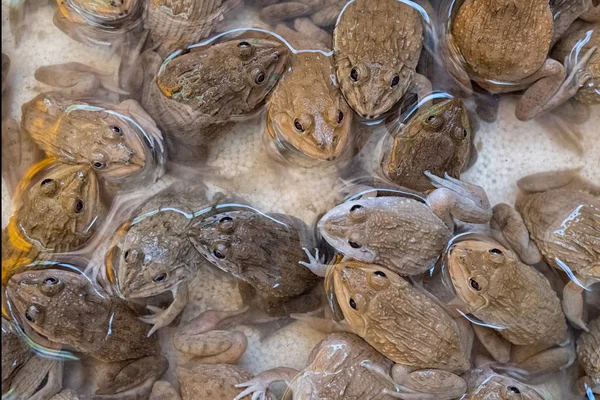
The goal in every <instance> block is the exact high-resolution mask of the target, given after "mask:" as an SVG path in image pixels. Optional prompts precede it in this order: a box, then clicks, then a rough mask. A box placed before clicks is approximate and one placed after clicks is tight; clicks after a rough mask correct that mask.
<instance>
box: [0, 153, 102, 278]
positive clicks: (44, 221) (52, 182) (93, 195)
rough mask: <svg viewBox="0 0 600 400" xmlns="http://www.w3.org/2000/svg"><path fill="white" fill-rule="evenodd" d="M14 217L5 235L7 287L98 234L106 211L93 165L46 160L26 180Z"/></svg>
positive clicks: (3, 236)
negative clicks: (27, 270) (21, 273)
mask: <svg viewBox="0 0 600 400" xmlns="http://www.w3.org/2000/svg"><path fill="white" fill-rule="evenodd" d="M14 205H15V212H14V214H13V216H12V217H11V218H10V220H9V222H8V226H7V227H6V229H4V230H3V231H2V286H4V285H5V284H6V283H7V281H8V279H9V278H10V277H11V276H12V275H13V274H15V273H17V272H19V271H20V270H21V269H22V268H24V266H25V265H27V264H29V263H31V262H33V261H35V260H38V259H40V258H45V257H46V256H47V255H48V254H49V253H63V252H69V251H73V250H77V249H78V248H80V247H82V246H83V245H84V244H85V243H86V242H87V241H88V240H89V239H90V238H91V237H92V236H93V235H94V233H95V232H96V231H97V230H98V229H99V227H100V225H101V223H102V221H103V218H104V216H105V206H104V201H103V197H102V195H101V193H100V188H99V186H98V180H97V178H96V175H95V174H94V172H93V171H92V170H91V168H90V167H88V166H80V165H64V164H60V163H51V162H50V160H46V161H42V162H41V163H39V164H37V165H36V166H34V167H33V168H32V169H31V170H30V171H29V173H28V174H27V175H26V176H25V177H24V178H23V180H22V181H21V184H20V187H19V188H18V189H17V193H16V195H15V198H14Z"/></svg>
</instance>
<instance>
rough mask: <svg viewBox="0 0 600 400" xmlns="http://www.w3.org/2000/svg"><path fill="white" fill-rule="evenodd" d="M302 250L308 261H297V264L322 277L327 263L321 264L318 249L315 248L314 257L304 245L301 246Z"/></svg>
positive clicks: (321, 258) (325, 271) (327, 266)
mask: <svg viewBox="0 0 600 400" xmlns="http://www.w3.org/2000/svg"><path fill="white" fill-rule="evenodd" d="M302 250H304V252H305V253H306V256H307V257H308V261H309V262H306V261H298V264H300V265H303V266H305V267H306V268H308V269H310V271H311V272H312V273H313V274H315V275H316V276H320V277H321V278H324V277H325V275H326V274H327V268H329V265H327V264H323V261H324V260H323V257H319V249H318V248H315V255H314V257H313V255H312V254H311V253H310V251H309V250H308V249H307V248H306V247H303V248H302Z"/></svg>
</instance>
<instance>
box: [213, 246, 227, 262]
mask: <svg viewBox="0 0 600 400" xmlns="http://www.w3.org/2000/svg"><path fill="white" fill-rule="evenodd" d="M213 255H214V256H215V257H217V258H218V259H220V260H222V259H224V258H225V254H223V253H221V252H220V251H219V250H217V249H214V250H213Z"/></svg>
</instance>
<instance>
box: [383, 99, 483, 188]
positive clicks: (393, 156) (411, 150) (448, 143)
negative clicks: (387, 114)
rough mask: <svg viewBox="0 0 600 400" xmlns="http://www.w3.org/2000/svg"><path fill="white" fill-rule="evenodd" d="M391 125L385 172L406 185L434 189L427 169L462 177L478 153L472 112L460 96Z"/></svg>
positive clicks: (400, 183) (390, 178) (384, 152)
mask: <svg viewBox="0 0 600 400" xmlns="http://www.w3.org/2000/svg"><path fill="white" fill-rule="evenodd" d="M387 126H388V133H389V136H388V140H387V142H386V144H385V145H384V147H383V151H382V153H383V154H382V156H381V173H382V174H383V176H385V177H386V178H387V179H388V180H390V181H392V182H393V183H395V184H397V185H400V186H402V187H406V188H409V189H414V190H416V191H419V192H423V193H425V192H427V191H430V190H433V189H434V187H433V186H432V184H431V181H430V180H429V179H428V178H427V176H425V174H423V172H424V171H430V172H431V173H433V174H436V175H441V174H443V173H446V172H447V173H448V175H450V176H451V177H453V178H456V179H458V178H460V174H461V172H463V171H464V170H465V169H466V168H467V167H468V165H469V160H470V159H471V157H474V156H475V149H474V148H473V132H472V129H471V125H470V123H469V115H468V114H467V110H466V107H465V104H464V103H463V102H462V100H460V99H457V98H451V99H445V100H442V101H440V102H439V103H436V104H434V105H432V106H431V107H429V109H427V110H424V111H421V112H419V113H418V114H417V115H415V116H414V117H412V118H411V119H410V120H409V121H408V122H406V123H399V122H398V121H397V120H394V121H391V122H390V123H388V124H387ZM389 142H391V143H389Z"/></svg>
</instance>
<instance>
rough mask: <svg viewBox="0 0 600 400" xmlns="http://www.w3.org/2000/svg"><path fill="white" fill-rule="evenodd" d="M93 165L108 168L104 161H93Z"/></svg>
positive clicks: (96, 167)
mask: <svg viewBox="0 0 600 400" xmlns="http://www.w3.org/2000/svg"><path fill="white" fill-rule="evenodd" d="M92 167H94V168H95V169H104V168H106V164H105V163H103V162H102V161H93V162H92Z"/></svg>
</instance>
